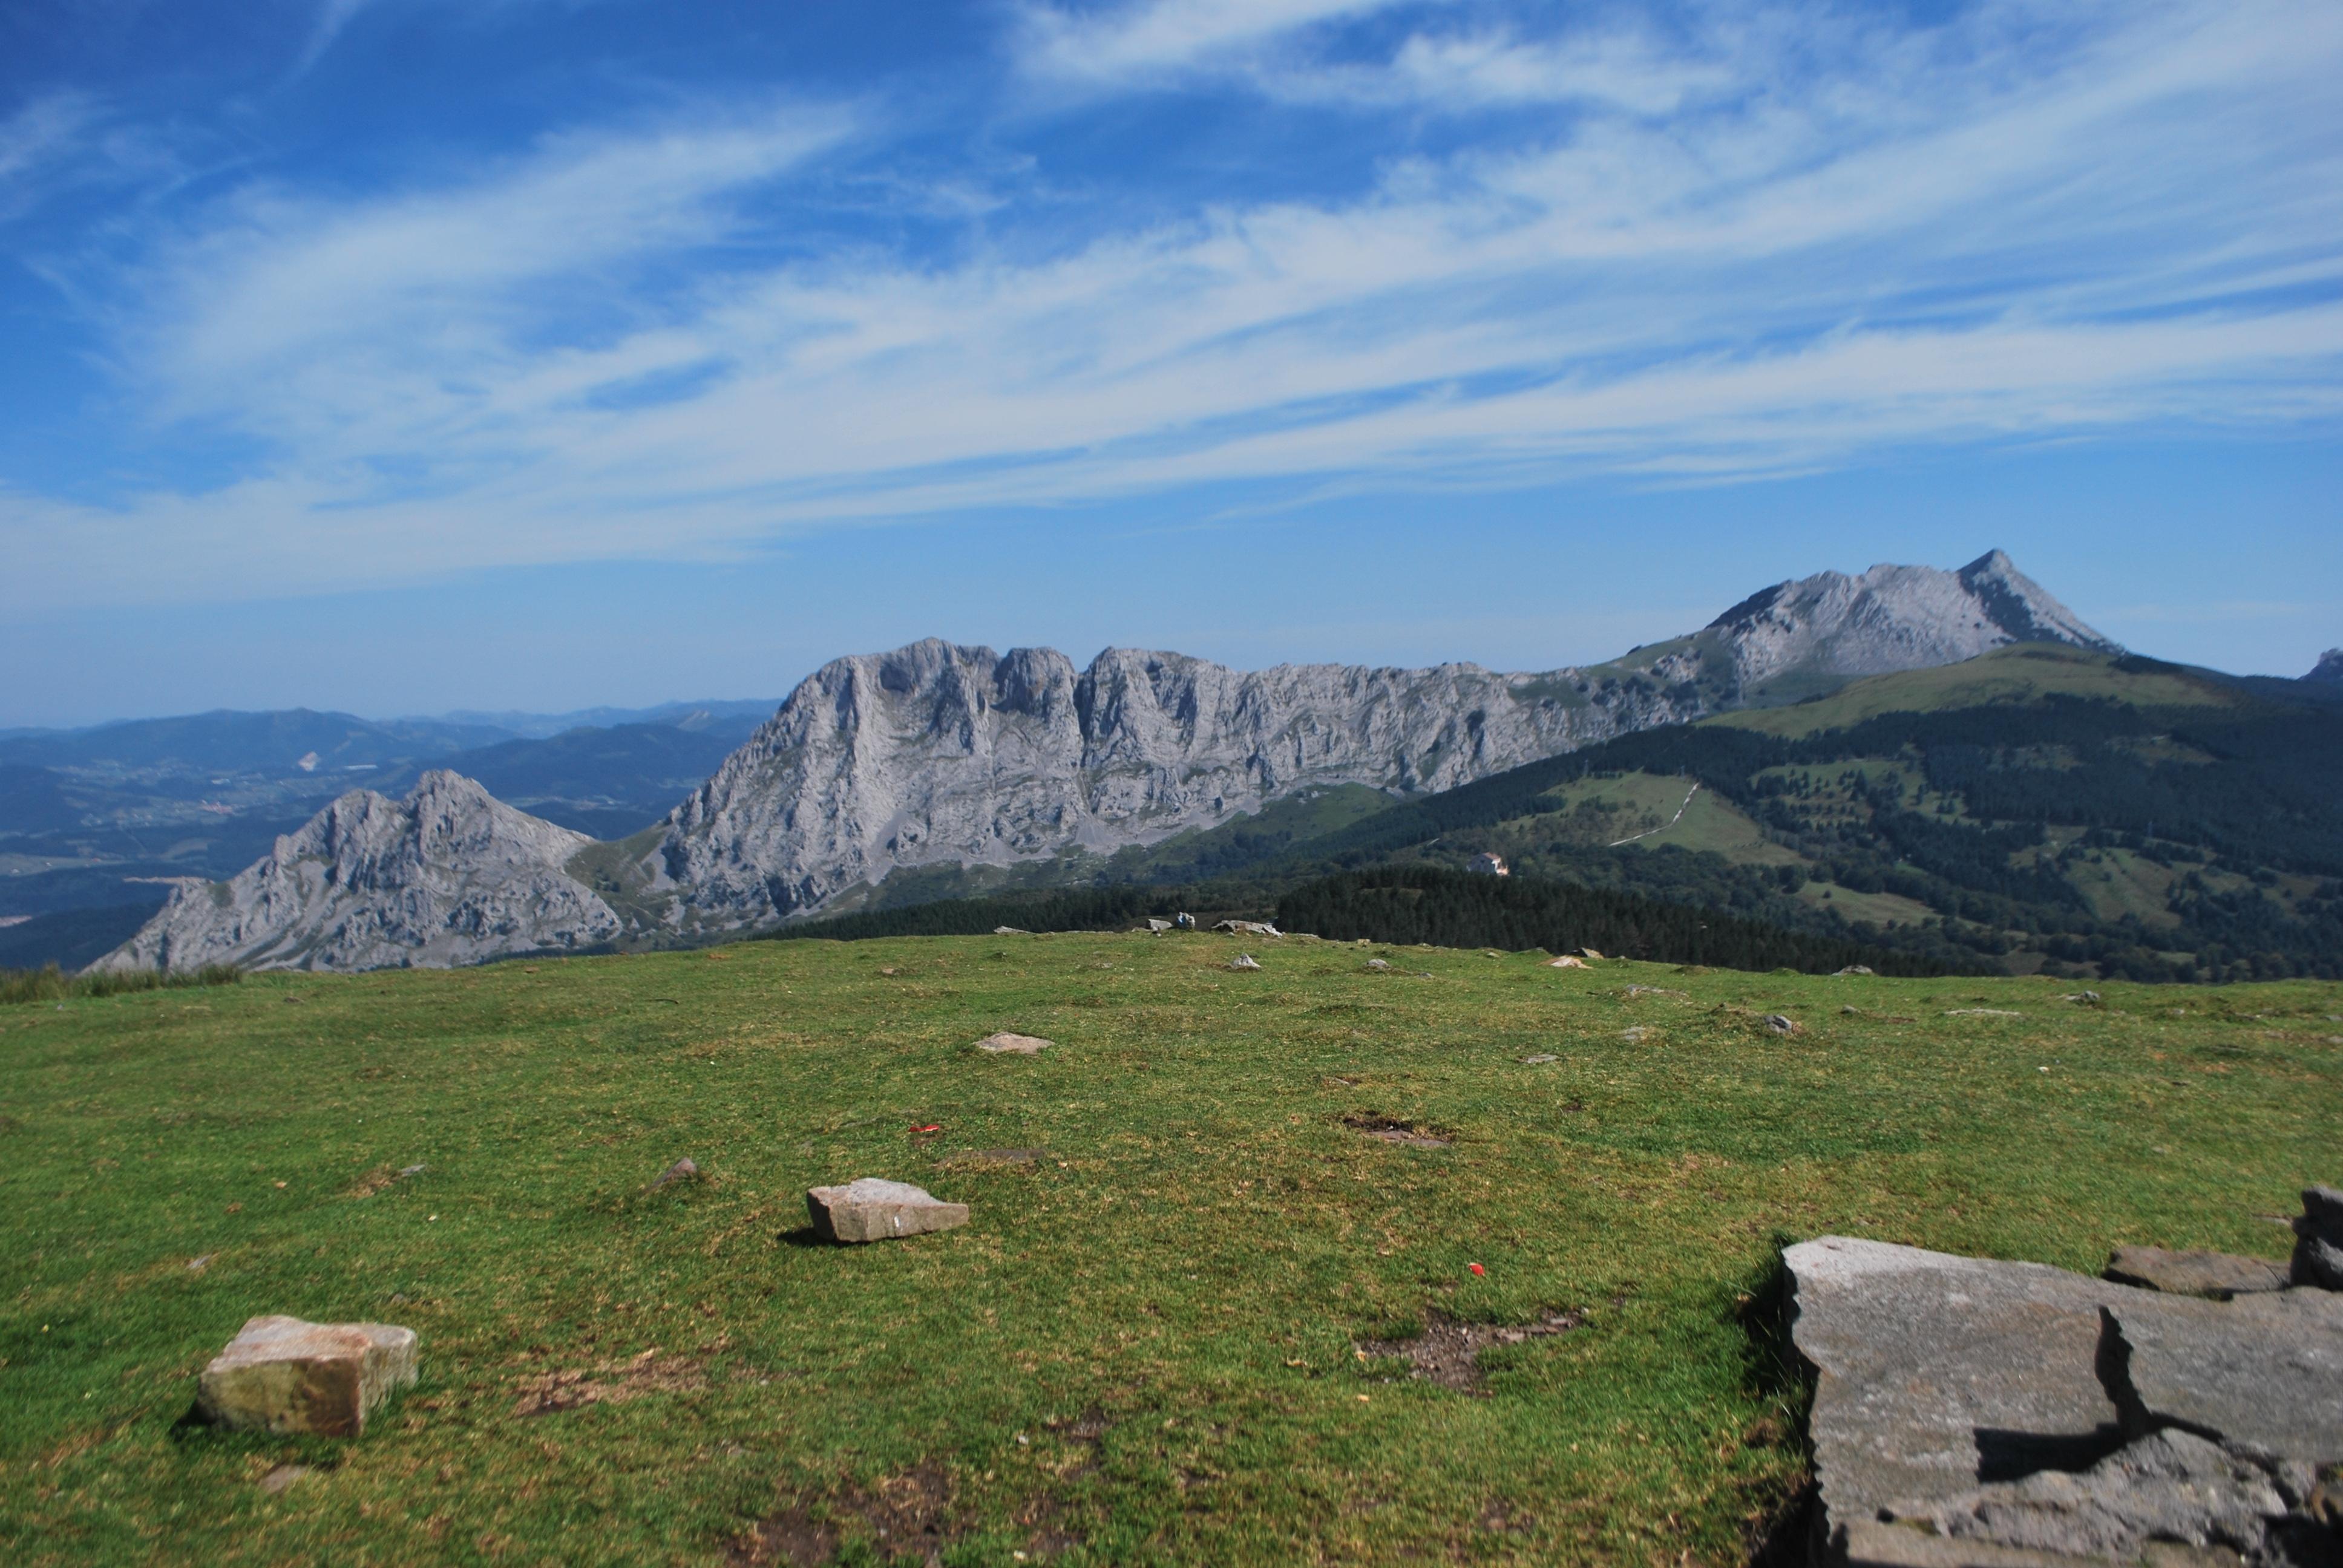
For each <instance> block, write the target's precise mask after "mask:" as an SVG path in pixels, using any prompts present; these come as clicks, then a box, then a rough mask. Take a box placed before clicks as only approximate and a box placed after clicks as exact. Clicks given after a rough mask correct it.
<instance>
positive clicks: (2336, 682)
mask: <svg viewBox="0 0 2343 1568" xmlns="http://www.w3.org/2000/svg"><path fill="white" fill-rule="evenodd" d="M2303 679H2305V680H2315V681H2318V682H2319V683H2320V684H2321V685H2326V686H2343V648H2328V650H2327V651H2326V652H2325V653H2322V654H2320V655H2319V656H2318V663H2317V664H2314V665H2312V666H2311V667H2310V673H2309V674H2308V675H2306V676H2304V677H2303Z"/></svg>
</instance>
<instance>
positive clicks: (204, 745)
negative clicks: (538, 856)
mask: <svg viewBox="0 0 2343 1568" xmlns="http://www.w3.org/2000/svg"><path fill="white" fill-rule="evenodd" d="M504 738H505V732H504V731H501V730H494V729H486V728H483V727H480V726H477V725H458V724H438V723H431V722H425V721H417V720H404V719H402V720H398V721H396V722H394V723H391V724H377V723H373V722H371V721H369V720H367V719H358V718H355V717H353V716H351V715H349V714H347V713H317V712H313V711H311V710H310V709H306V708H294V709H281V710H277V711H273V712H266V713H243V712H237V711H236V710H233V709H216V710H215V711H213V712H210V713H191V714H186V715H183V716H180V717H177V718H172V719H126V720H124V721H122V722H120V723H117V724H102V725H98V726H96V727H95V728H93V729H67V730H52V731H47V732H44V733H39V734H33V735H20V736H17V737H15V739H6V740H0V762H8V763H15V764H29V765H33V766H36V767H69V768H85V769H87V768H112V769H124V770H146V769H184V770H188V771H209V772H218V773H237V772H257V773H263V774H281V773H296V772H304V771H310V770H311V769H302V767H301V759H303V758H305V757H307V756H310V755H311V754H312V753H314V754H315V755H316V758H317V760H316V762H315V763H314V764H313V769H314V770H315V771H317V772H331V771H335V770H337V769H347V768H349V767H351V766H352V765H356V764H368V765H372V766H374V767H377V768H379V767H381V766H383V765H384V764H386V763H392V762H399V761H414V760H419V759H427V758H433V757H439V756H444V755H446V754H447V753H448V752H450V751H455V750H458V749H462V748H464V747H468V746H479V745H485V744H488V743H490V742H493V741H495V740H498V739H504Z"/></svg>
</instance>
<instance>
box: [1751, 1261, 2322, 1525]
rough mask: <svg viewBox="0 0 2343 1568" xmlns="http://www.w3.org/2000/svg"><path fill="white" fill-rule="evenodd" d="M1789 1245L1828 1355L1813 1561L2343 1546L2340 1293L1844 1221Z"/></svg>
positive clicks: (1820, 1385) (1816, 1415)
mask: <svg viewBox="0 0 2343 1568" xmlns="http://www.w3.org/2000/svg"><path fill="white" fill-rule="evenodd" d="M1784 1261H1785V1263H1786V1265H1787V1266H1788V1268H1789V1271H1790V1276H1791V1283H1792V1298H1791V1304H1792V1309H1793V1312H1794V1316H1793V1318H1792V1322H1791V1334H1792V1338H1793V1340H1794V1342H1795V1344H1796V1345H1797V1348H1798V1350H1799V1351H1800V1352H1801V1353H1802V1354H1804V1355H1805V1358H1806V1359H1807V1360H1808V1361H1809V1362H1812V1363H1813V1364H1814V1366H1815V1369H1816V1372H1817V1376H1816V1382H1815V1401H1814V1407H1813V1414H1812V1435H1813V1441H1814V1448H1815V1471H1816V1480H1817V1483H1818V1486H1819V1490H1820V1493H1821V1503H1822V1507H1823V1513H1822V1518H1821V1522H1820V1526H1819V1530H1818V1534H1817V1540H1816V1555H1817V1558H1818V1560H1819V1561H1821V1562H1823V1563H1829V1564H1847V1565H1850V1568H1862V1565H1877V1568H1889V1565H1894V1568H2059V1565H2064V1568H2076V1565H2077V1564H2078V1563H2083V1562H2097V1563H2125V1564H2135V1563H2137V1564H2144V1565H2145V1568H2190V1565H2203V1568H2211V1565H2212V1564H2216V1563H2225V1564H2228V1565H2230V1568H2236V1564H2237V1563H2239V1562H2240V1561H2242V1562H2243V1563H2245V1564H2247V1565H2248V1568H2280V1565H2300V1568H2309V1565H2311V1564H2320V1565H2326V1564H2329V1563H2343V1533H2338V1523H2343V1508H2338V1500H2337V1499H2336V1498H2335V1497H2334V1496H2333V1493H2335V1492H2336V1490H2337V1487H2336V1482H2335V1476H2336V1471H2335V1469H2334V1466H2335V1463H2336V1461H2337V1460H2338V1458H2343V1297H2338V1296H2334V1295H2329V1294H2328V1293H2327V1292H2318V1291H2301V1290H2295V1291H2287V1292H2268V1293H2258V1294H2247V1295H2241V1296H2239V1297H2237V1299H2235V1300H2233V1301H2228V1302H2218V1301H2211V1300H2205V1299H2201V1298H2196V1297H2189V1296H2178V1295H2171V1294H2165V1293H2160V1292H2154V1291H2147V1290H2139V1289H2135V1288H2133V1287H2131V1286H2128V1285H2124V1284H2120V1283H2117V1282H2111V1281H2105V1280H2091V1279H2086V1278H2084V1277H2083V1276H2081V1275H2079V1274H2070V1273H2067V1272H2066V1271H2062V1270H2057V1269H2052V1268H2047V1267H2045V1266H2044V1265H2042V1264H2038V1263H2022V1262H2004V1261H1994V1260H1989V1259H1979V1258H1962V1257H1955V1256H1952V1255H1949V1254H1946V1253H1941V1252H1928V1251H1920V1250H1919V1249H1916V1248H1910V1247H1897V1246H1891V1245H1888V1244H1885V1243H1883V1242H1875V1241H1852V1240H1849V1239H1846V1238H1844V1237H1824V1238H1822V1239H1820V1240H1818V1241H1809V1242H1805V1243H1803V1244H1801V1245H1799V1246H1796V1247H1793V1248H1791V1249H1789V1250H1788V1251H1786V1252H1785V1254H1784Z"/></svg>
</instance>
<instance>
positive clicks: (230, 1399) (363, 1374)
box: [196, 1316, 415, 1437]
mask: <svg viewBox="0 0 2343 1568" xmlns="http://www.w3.org/2000/svg"><path fill="white" fill-rule="evenodd" d="M413 1382H415V1331H414V1330H413V1329H405V1328H399V1327H397V1326H395V1325H393V1324H390V1323H312V1322H304V1321H302V1320H301V1319H299V1318H288V1317H281V1316H270V1317H261V1318H254V1319H252V1320H250V1321H249V1322H246V1324H245V1325H244V1328H243V1329H242V1330H241V1331H240V1332H238V1333H237V1334H236V1338H234V1339H233V1340H230V1341H229V1342H228V1344H227V1348H226V1350H224V1351H222V1352H220V1353H219V1354H218V1355H216V1356H214V1357H213V1358H212V1361H211V1364H210V1365H208V1366H206V1367H205V1368H204V1370H203V1373H202V1375H201V1376H200V1377H199V1378H197V1379H196V1405H197V1407H198V1408H199V1409H200V1410H201V1411H202V1412H203V1414H204V1416H205V1418H206V1420H208V1421H210V1422H213V1423H214V1424H215V1425H218V1426H226V1427H237V1428H247V1429H254V1430H257V1431H262V1432H310V1433H314V1434H315V1435H317V1436H320V1437H357V1435H359V1434H360V1433H361V1432H365V1430H366V1423H367V1417H368V1416H370V1415H372V1414H373V1413H374V1412H376V1411H377V1409H379V1408H381V1406H382V1403H383V1402H384V1401H386V1400H387V1399H388V1398H389V1397H390V1395H391V1392H392V1391H394V1390H396V1389H398V1388H402V1387H405V1386H407V1385H408V1384H411V1383H413Z"/></svg>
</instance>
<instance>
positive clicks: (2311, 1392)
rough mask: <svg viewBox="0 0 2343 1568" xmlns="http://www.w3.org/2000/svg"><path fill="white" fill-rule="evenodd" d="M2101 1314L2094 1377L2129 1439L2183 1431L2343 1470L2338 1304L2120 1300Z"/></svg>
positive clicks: (2301, 1294)
mask: <svg viewBox="0 0 2343 1568" xmlns="http://www.w3.org/2000/svg"><path fill="white" fill-rule="evenodd" d="M2106 1312H2107V1330H2108V1333H2109V1343H2108V1347H2107V1349H2108V1352H2109V1353H2110V1360H2109V1361H2108V1362H2107V1363H2105V1364H2104V1365H2103V1367H2102V1372H2103V1375H2106V1376H2107V1379H2108V1381H2109V1382H2110V1383H2112V1384H2114V1385H2116V1386H2117V1392H2118V1394H2119V1402H2120V1403H2121V1404H2122V1405H2123V1406H2124V1418H2125V1425H2126V1427H2127V1430H2129V1431H2131V1432H2147V1431H2149V1430H2152V1429H2155V1428H2159V1427H2165V1426H2179V1427H2185V1428H2187V1429H2188V1430H2189V1431H2191V1432H2199V1433H2202V1434H2203V1435H2205V1436H2207V1437H2209V1438H2212V1439H2214V1440H2216V1441H2227V1442H2232V1443H2243V1444H2246V1445H2248V1446H2250V1447H2252V1448H2256V1449H2259V1450H2263V1451H2265V1452H2269V1453H2274V1454H2278V1455H2282V1456H2284V1457H2286V1458H2288V1459H2295V1460H2303V1461H2308V1462H2310V1463H2313V1464H2328V1463H2332V1462H2338V1461H2343V1296H2337V1295H2333V1294H2330V1293H2329V1292H2326V1291H2286V1292H2279V1293H2277V1294H2273V1295H2253V1296H2240V1297H2238V1298H2237V1300H2236V1301H2233V1302H2204V1301H2194V1300H2191V1299H2189V1298H2187V1297H2186V1296H2157V1295H2148V1296H2141V1295H2127V1296H2126V1297H2123V1298H2120V1299H2118V1300H2117V1301H2114V1302H2109V1303H2108V1304H2107V1309H2106Z"/></svg>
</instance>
